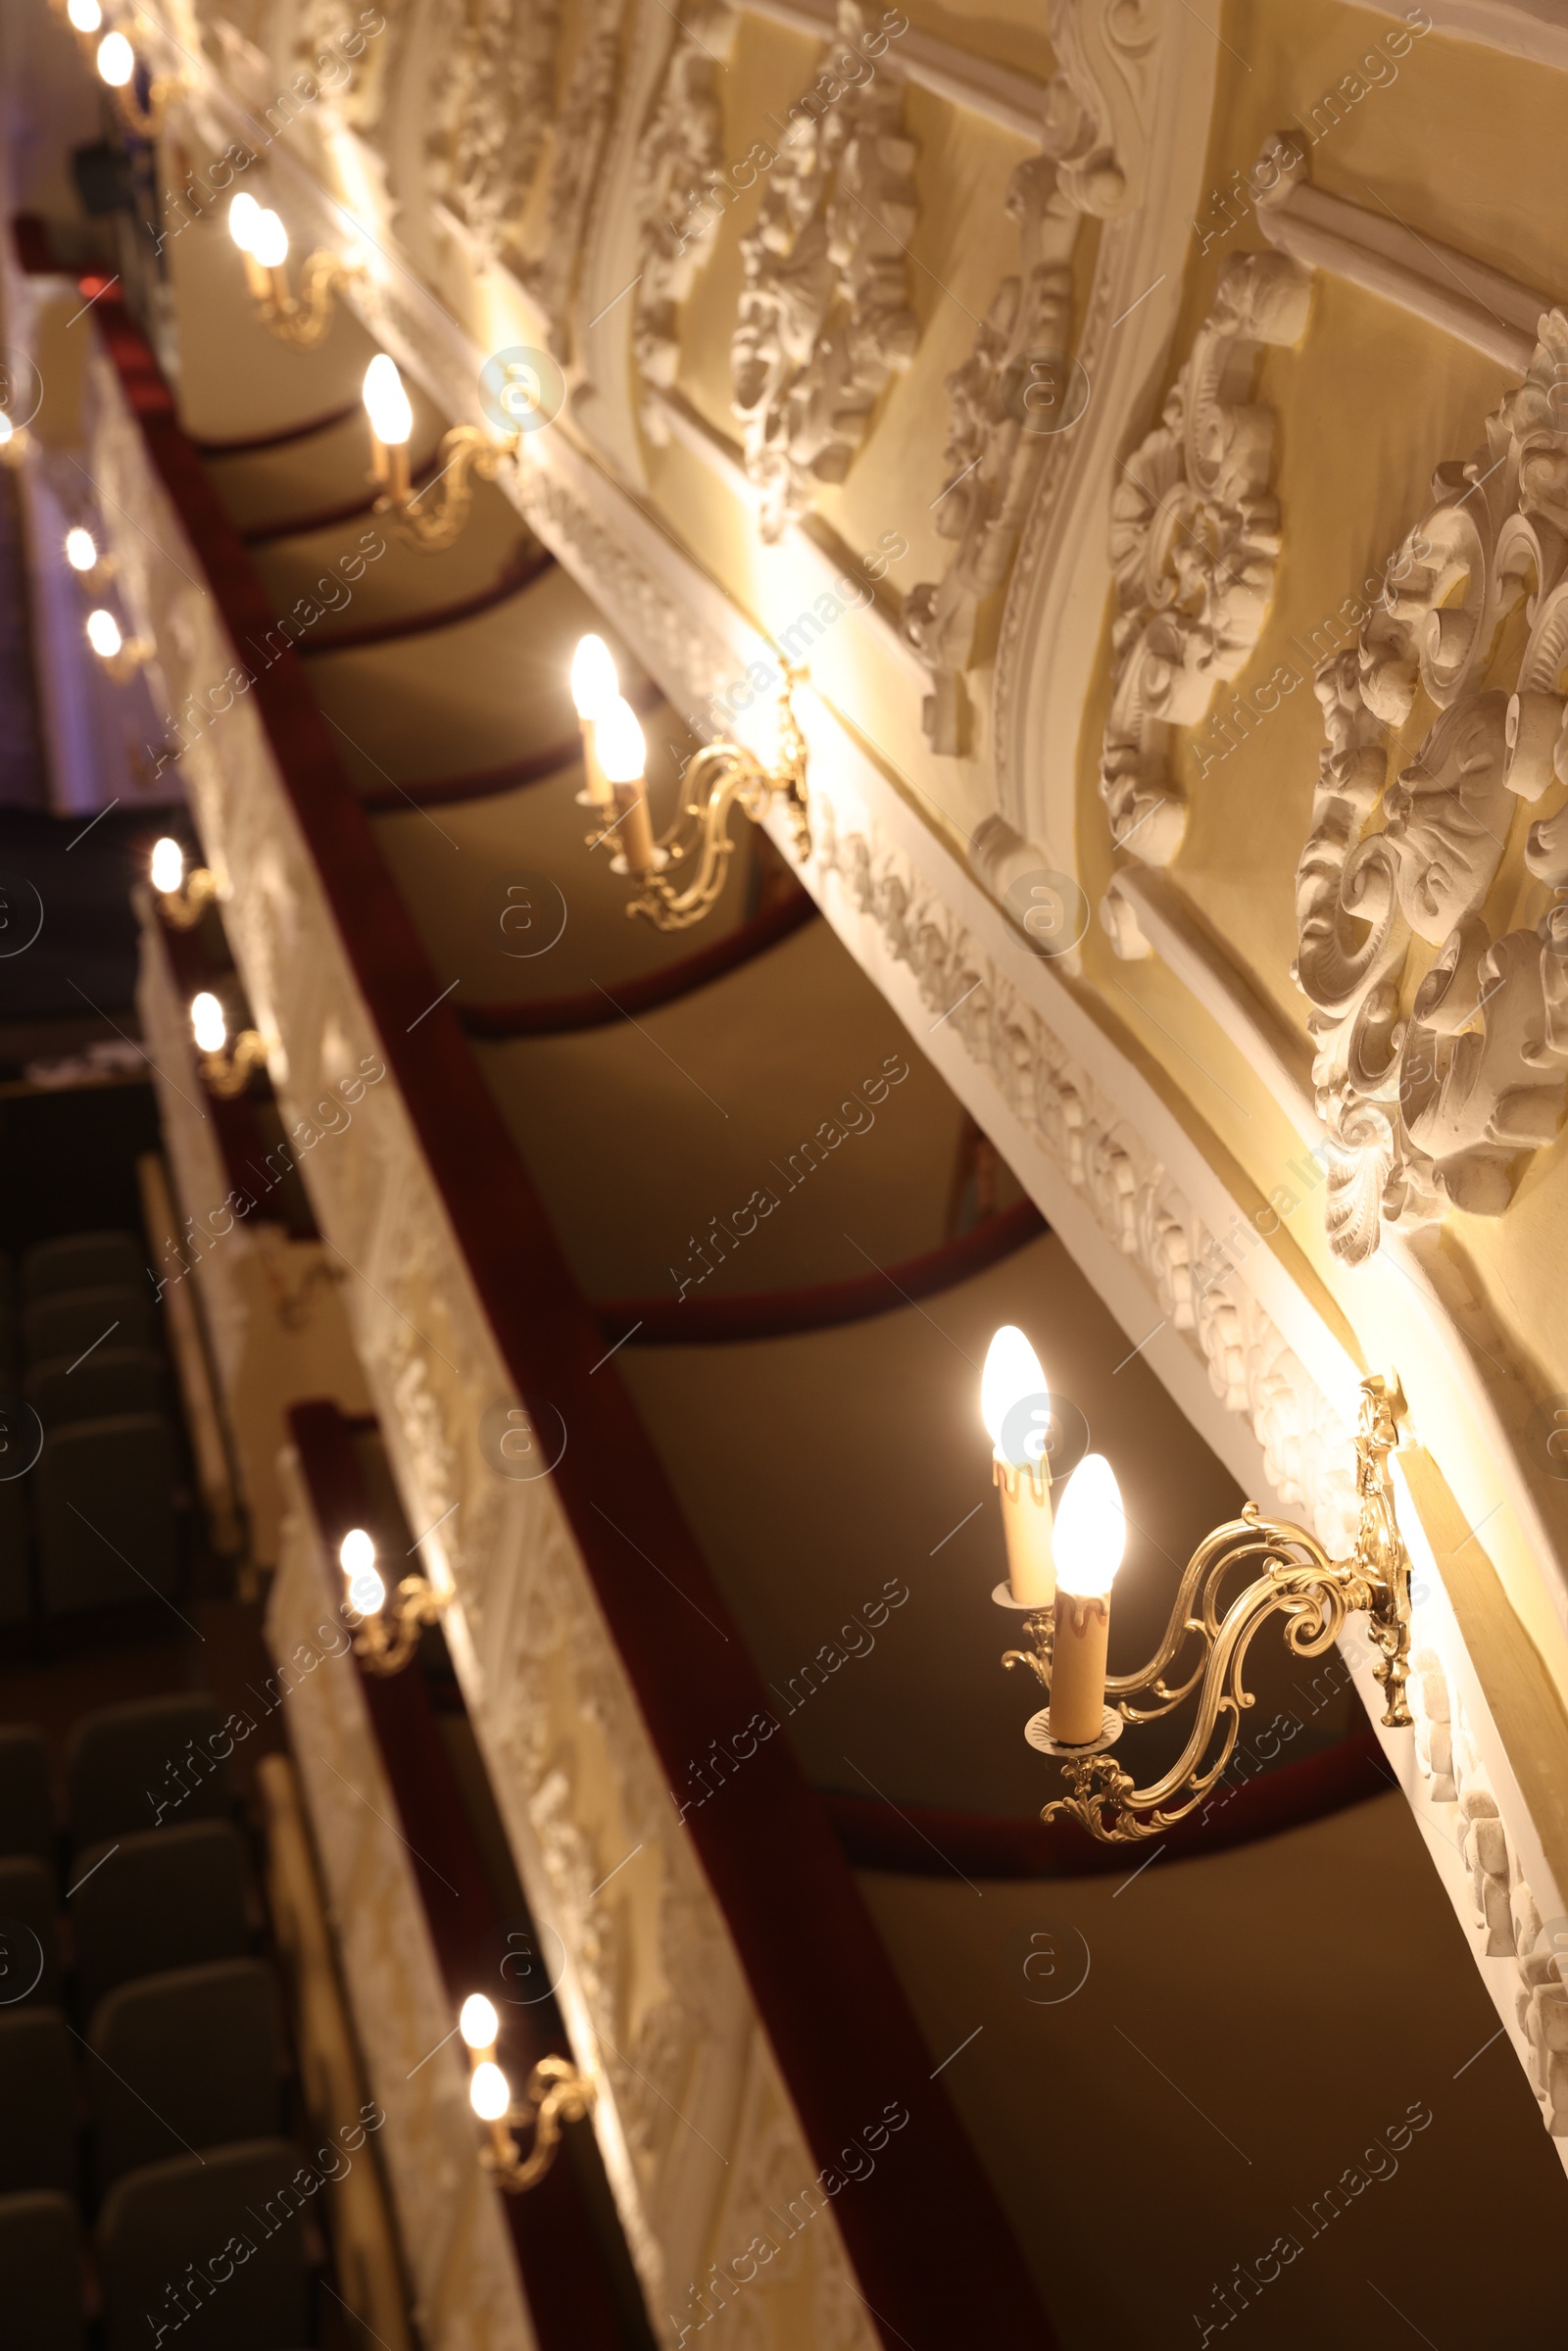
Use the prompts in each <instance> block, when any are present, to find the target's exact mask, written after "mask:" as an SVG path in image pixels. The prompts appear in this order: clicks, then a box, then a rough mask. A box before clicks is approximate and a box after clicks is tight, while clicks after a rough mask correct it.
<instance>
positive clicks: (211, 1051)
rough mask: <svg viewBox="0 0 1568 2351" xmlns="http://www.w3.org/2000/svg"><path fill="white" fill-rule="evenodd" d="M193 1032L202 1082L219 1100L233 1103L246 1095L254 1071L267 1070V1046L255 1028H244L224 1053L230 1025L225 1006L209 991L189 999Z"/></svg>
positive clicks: (204, 990)
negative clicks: (225, 1015) (239, 1096)
mask: <svg viewBox="0 0 1568 2351" xmlns="http://www.w3.org/2000/svg"><path fill="white" fill-rule="evenodd" d="M190 1029H191V1035H192V1036H193V1037H194V1038H195V1040H196V1049H197V1051H198V1052H199V1053H200V1054H201V1056H202V1058H201V1065H200V1066H201V1074H202V1083H203V1085H204V1086H206V1088H207V1090H208V1092H209V1093H210V1094H216V1095H217V1096H218V1097H219V1099H220V1101H221V1102H232V1101H233V1100H234V1099H235V1098H236V1096H238V1095H241V1094H243V1093H244V1091H245V1089H246V1087H247V1086H248V1085H249V1084H250V1082H251V1078H252V1075H253V1074H254V1072H255V1071H256V1070H258V1069H265V1068H266V1066H267V1047H266V1044H265V1043H264V1041H263V1039H262V1037H261V1035H260V1034H259V1032H258V1031H257V1030H255V1029H241V1030H240V1033H239V1035H238V1036H237V1037H236V1038H235V1040H234V1043H233V1046H232V1048H231V1049H230V1050H229V1051H227V1052H225V1050H224V1048H225V1046H227V1043H228V1023H227V1021H226V1020H225V1019H224V1017H223V1007H222V1005H221V1004H220V1003H219V1001H218V999H217V997H216V996H213V995H211V994H210V993H209V992H208V991H207V990H206V989H203V991H202V993H201V995H200V996H193V997H192V998H191V1000H190Z"/></svg>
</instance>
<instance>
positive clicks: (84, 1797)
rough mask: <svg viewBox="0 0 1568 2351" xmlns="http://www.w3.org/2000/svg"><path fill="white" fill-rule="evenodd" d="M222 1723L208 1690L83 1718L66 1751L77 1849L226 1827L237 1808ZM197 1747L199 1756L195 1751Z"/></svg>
mask: <svg viewBox="0 0 1568 2351" xmlns="http://www.w3.org/2000/svg"><path fill="white" fill-rule="evenodd" d="M222 1727H223V1716H222V1713H221V1710H220V1708H219V1707H218V1706H216V1705H215V1704H214V1702H213V1700H212V1699H211V1698H210V1697H208V1696H207V1695H206V1693H205V1692H204V1691H197V1690H171V1691H169V1692H168V1693H167V1694H160V1695H159V1696H157V1697H152V1698H127V1699H125V1700H124V1701H123V1703H122V1704H121V1705H118V1706H104V1707H101V1708H99V1709H98V1710H97V1711H96V1712H95V1713H93V1714H84V1715H83V1716H82V1717H81V1719H80V1721H79V1722H77V1723H76V1725H75V1726H74V1728H73V1731H72V1734H71V1740H70V1744H69V1746H68V1747H67V1750H66V1815H67V1818H68V1820H69V1821H70V1824H71V1835H72V1837H73V1841H74V1843H75V1844H76V1845H77V1847H78V1848H79V1847H81V1846H83V1845H89V1844H99V1843H102V1842H103V1841H105V1840H106V1839H108V1838H110V1837H124V1836H128V1835H133V1834H135V1833H136V1832H138V1831H140V1830H143V1829H155V1828H157V1827H158V1826H159V1806H160V1805H161V1804H162V1805H163V1806H164V1807H165V1809H164V1813H163V1821H164V1825H165V1826H166V1827H168V1826H179V1827H184V1826H186V1825H187V1824H188V1823H189V1822H191V1821H206V1820H223V1819H226V1818H227V1816H228V1814H229V1812H230V1811H231V1810H232V1808H233V1802H234V1794H233V1788H232V1785H231V1783H230V1781H229V1777H228V1770H227V1766H226V1764H225V1763H224V1762H223V1761H222V1760H221V1758H219V1757H217V1756H216V1754H215V1746H214V1742H217V1744H218V1745H220V1746H221V1744H222ZM193 1746H194V1750H195V1751H194V1754H193V1753H192V1749H193Z"/></svg>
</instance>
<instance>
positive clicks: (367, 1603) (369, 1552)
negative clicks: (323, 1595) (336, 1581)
mask: <svg viewBox="0 0 1568 2351" xmlns="http://www.w3.org/2000/svg"><path fill="white" fill-rule="evenodd" d="M337 1558H338V1565H339V1566H340V1567H341V1568H342V1570H343V1573H344V1574H345V1576H347V1578H348V1580H349V1606H350V1607H351V1608H354V1609H357V1610H358V1612H359V1614H360V1615H361V1616H376V1615H378V1614H379V1613H380V1611H381V1609H382V1608H383V1607H384V1606H385V1605H386V1586H385V1585H384V1584H383V1583H382V1581H381V1578H380V1576H379V1575H378V1574H377V1572H376V1565H375V1545H374V1543H372V1542H371V1541H370V1538H369V1536H368V1535H367V1533H366V1532H365V1529H364V1528H363V1527H350V1529H349V1531H348V1533H347V1534H346V1535H345V1536H344V1538H343V1540H342V1542H341V1543H339V1544H338V1546H337Z"/></svg>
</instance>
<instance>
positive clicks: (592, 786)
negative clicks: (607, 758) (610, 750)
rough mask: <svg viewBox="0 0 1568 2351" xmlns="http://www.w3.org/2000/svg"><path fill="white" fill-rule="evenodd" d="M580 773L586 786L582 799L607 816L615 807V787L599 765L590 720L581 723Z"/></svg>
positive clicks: (596, 744) (596, 746)
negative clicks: (602, 810) (600, 809)
mask: <svg viewBox="0 0 1568 2351" xmlns="http://www.w3.org/2000/svg"><path fill="white" fill-rule="evenodd" d="M582 772H583V782H584V784H585V786H586V790H585V792H584V794H583V797H584V799H585V800H587V801H588V802H590V803H591V805H592V806H593V807H594V808H603V809H604V811H605V813H606V815H607V816H608V815H609V814H610V812H611V810H612V809H613V808H614V805H615V787H614V785H613V783H612V782H611V781H610V778H609V777H608V776H607V775H606V773H605V771H604V768H603V766H602V765H601V763H600V759H599V745H598V742H597V741H596V739H595V728H594V722H593V720H592V719H591V718H585V719H584V720H583V721H582Z"/></svg>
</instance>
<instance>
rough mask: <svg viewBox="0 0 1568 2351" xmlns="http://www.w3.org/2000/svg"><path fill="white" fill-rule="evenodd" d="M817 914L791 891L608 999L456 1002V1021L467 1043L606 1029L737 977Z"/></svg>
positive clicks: (599, 993) (800, 893) (586, 993)
mask: <svg viewBox="0 0 1568 2351" xmlns="http://www.w3.org/2000/svg"><path fill="white" fill-rule="evenodd" d="M817 911H818V908H817V904H816V901H815V899H814V898H813V897H812V896H811V894H810V892H809V890H796V891H794V892H792V894H791V896H790V897H788V898H782V899H780V900H779V902H778V904H777V905H776V906H764V907H763V909H762V911H761V912H760V914H754V915H753V916H752V917H751V919H750V920H749V921H747V922H740V923H737V924H736V926H735V928H734V929H733V930H732V931H730V932H728V933H726V935H725V936H724V937H723V938H722V939H718V940H715V941H714V943H713V945H712V946H711V947H705V948H704V949H703V950H702V952H701V953H700V954H699V955H683V956H682V958H681V960H680V961H679V962H678V963H666V964H664V966H663V967H662V970H659V971H649V972H644V973H643V975H642V976H641V977H640V978H638V979H633V980H622V981H621V982H620V983H619V985H618V986H617V988H616V990H615V993H614V995H613V996H611V995H609V994H608V993H607V992H606V990H604V989H603V988H585V989H584V990H583V991H582V993H581V995H579V996H541V997H537V998H535V999H534V1001H533V1002H532V1003H531V1004H530V1003H528V1002H527V1001H526V1000H523V1001H521V1002H519V1003H516V1004H507V1003H504V1002H497V1003H490V1004H465V1003H464V1002H463V999H462V998H461V997H460V998H459V999H458V1018H459V1019H460V1020H461V1021H462V1023H463V1025H464V1027H465V1028H466V1030H467V1032H468V1035H469V1036H470V1037H486V1038H499V1037H562V1036H565V1035H567V1034H569V1033H570V1032H572V1031H575V1030H577V1029H604V1028H610V1027H611V1026H612V1025H613V1023H614V1022H615V1021H617V1020H630V1019H631V1018H632V1016H633V1014H635V1013H638V1012H649V1011H652V1010H653V1009H654V1008H655V1007H656V1006H657V1005H659V1004H674V1003H675V1002H676V1001H677V999H678V998H680V997H683V996H691V995H693V994H694V993H695V992H696V990H697V989H699V988H706V987H707V986H708V984H709V982H710V981H711V980H716V979H722V977H723V976H724V974H725V973H726V972H728V971H738V970H739V969H740V967H741V965H742V964H743V963H749V962H751V960H752V958H753V957H754V956H755V955H763V954H765V953H766V951H767V950H768V948H770V947H776V946H777V945H778V943H779V941H780V940H781V939H788V938H789V937H790V936H791V934H792V933H793V932H795V931H798V930H800V929H801V928H802V927H803V926H804V925H805V924H806V923H808V922H809V921H810V920H811V918H812V917H813V915H815V914H816V912H817Z"/></svg>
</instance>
